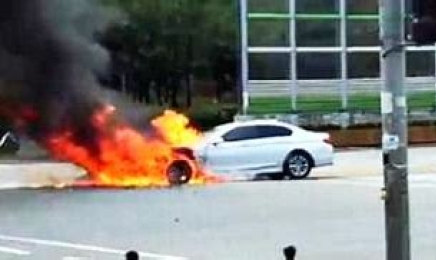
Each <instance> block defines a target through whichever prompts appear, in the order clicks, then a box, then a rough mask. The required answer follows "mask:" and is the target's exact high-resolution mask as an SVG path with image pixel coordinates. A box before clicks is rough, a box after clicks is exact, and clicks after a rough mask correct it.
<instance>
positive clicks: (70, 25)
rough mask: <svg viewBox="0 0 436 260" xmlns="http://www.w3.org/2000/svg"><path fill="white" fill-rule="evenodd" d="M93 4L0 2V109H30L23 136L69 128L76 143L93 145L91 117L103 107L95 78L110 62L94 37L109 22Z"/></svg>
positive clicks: (84, 0) (79, 0) (86, 0)
mask: <svg viewBox="0 0 436 260" xmlns="http://www.w3.org/2000/svg"><path fill="white" fill-rule="evenodd" d="M96 3H97V1H93V0H3V1H1V3H0V108H1V107H2V106H8V105H12V107H15V106H18V107H19V106H26V107H30V108H31V109H32V110H33V111H34V112H35V114H36V115H37V117H36V119H35V118H34V119H33V120H32V121H29V122H27V124H26V125H25V128H24V131H25V132H26V134H28V135H29V136H30V137H32V138H34V139H35V140H37V141H42V140H44V139H45V138H47V137H48V136H49V135H51V134H53V133H56V132H59V131H63V130H65V129H70V130H71V131H72V132H73V135H74V139H75V141H76V142H77V143H78V144H80V145H84V146H88V147H91V146H92V145H93V142H92V141H93V140H94V137H95V136H94V135H95V129H93V127H91V125H90V118H91V116H92V115H93V113H94V112H95V111H96V110H97V109H98V108H100V107H101V106H102V105H103V102H102V101H101V100H100V98H99V93H98V90H99V87H98V85H99V84H98V81H97V75H99V74H103V73H105V70H106V67H107V66H108V62H109V60H108V54H107V53H106V51H105V50H104V49H103V48H102V47H101V46H100V45H98V44H97V42H96V37H95V36H96V33H98V32H101V31H102V30H103V29H104V28H105V26H106V25H107V23H108V22H109V21H111V20H110V19H109V18H110V17H109V16H108V15H107V12H106V10H105V9H103V8H102V7H101V6H98V5H97V4H96ZM0 111H1V110H0ZM17 113H18V110H17ZM7 116H12V117H14V116H18V115H14V114H13V113H12V114H11V113H8V115H7Z"/></svg>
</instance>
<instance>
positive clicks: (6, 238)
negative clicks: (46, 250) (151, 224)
mask: <svg viewBox="0 0 436 260" xmlns="http://www.w3.org/2000/svg"><path fill="white" fill-rule="evenodd" d="M0 240H3V241H9V242H19V243H24V244H34V245H40V246H48V247H57V248H68V249H76V250H81V251H91V252H99V253H106V254H114V255H125V253H126V252H127V251H128V250H121V249H114V248H109V247H101V246H94V245H85V244H79V243H71V242H62V241H55V240H45V239H37V238H28V237H15V236H7V235H0ZM23 252H24V251H23ZM138 254H139V256H141V257H146V258H154V259H165V260H187V259H188V258H186V257H180V256H170V255H162V254H155V253H147V252H141V251H138Z"/></svg>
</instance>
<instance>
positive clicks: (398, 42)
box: [379, 0, 410, 260]
mask: <svg viewBox="0 0 436 260" xmlns="http://www.w3.org/2000/svg"><path fill="white" fill-rule="evenodd" d="M379 3H380V15H381V20H380V29H381V30H380V35H381V40H382V43H383V55H382V62H381V64H382V66H381V69H382V73H381V74H382V77H383V79H384V84H383V87H382V91H381V112H382V121H383V123H382V130H383V131H382V132H383V136H382V145H383V166H384V171H383V173H384V185H385V187H384V190H383V192H384V194H383V198H384V200H385V224H386V245H387V250H386V254H387V260H410V231H409V195H408V194H409V192H408V179H407V178H408V176H407V175H408V166H407V146H408V138H407V136H408V134H407V126H408V121H407V99H406V93H405V87H404V74H405V73H404V71H405V50H404V46H405V44H404V35H405V31H404V22H405V19H404V18H405V3H404V0H379Z"/></svg>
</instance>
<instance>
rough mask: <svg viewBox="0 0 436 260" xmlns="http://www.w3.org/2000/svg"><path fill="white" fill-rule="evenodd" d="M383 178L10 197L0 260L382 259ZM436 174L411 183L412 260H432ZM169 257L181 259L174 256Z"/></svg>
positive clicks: (14, 193)
mask: <svg viewBox="0 0 436 260" xmlns="http://www.w3.org/2000/svg"><path fill="white" fill-rule="evenodd" d="M380 187H381V178H379V177H354V178H347V179H343V178H333V179H322V180H308V181H286V182H250V183H249V182H244V183H231V184H222V185H211V186H207V187H195V188H193V187H184V188H178V189H170V190H167V189H163V190H124V191H108V190H106V191H103V190H59V191H50V190H36V191H35V190H34V191H31V190H9V191H3V192H2V193H1V196H0V212H1V214H0V223H1V225H0V259H41V260H42V259H72V258H71V257H81V258H83V259H110V260H111V259H123V257H122V254H123V252H125V251H126V250H128V249H131V248H134V249H136V250H139V251H141V252H143V256H144V257H143V258H142V259H198V260H209V259H210V260H215V259H217V260H218V259H235V260H236V259H237V260H241V259H247V260H249V259H250V260H256V259H259V260H261V259H262V260H264V259H283V258H282V256H281V249H282V247H284V246H286V245H289V244H295V245H296V246H297V248H298V256H299V258H298V259H308V260H312V259H313V260H315V259H316V260H319V259H355V260H360V259H361V260H367V259H383V257H384V224H383V223H384V219H383V202H382V201H381V200H380V199H379V195H380ZM434 197H436V175H429V174H426V175H413V176H411V212H412V213H411V219H412V237H413V254H414V259H435V257H436V249H435V247H434V243H435V242H436V225H434V218H435V216H436V200H434V199H432V198H434ZM168 256H173V257H180V258H170V257H168Z"/></svg>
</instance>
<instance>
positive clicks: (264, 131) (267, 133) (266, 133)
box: [257, 125, 292, 138]
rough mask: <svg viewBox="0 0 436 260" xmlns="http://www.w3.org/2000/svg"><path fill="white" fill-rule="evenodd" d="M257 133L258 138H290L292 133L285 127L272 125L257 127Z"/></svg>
mask: <svg viewBox="0 0 436 260" xmlns="http://www.w3.org/2000/svg"><path fill="white" fill-rule="evenodd" d="M257 131H258V133H259V137H260V138H268V137H280V136H290V135H291V134H292V131H291V130H290V129H288V128H286V127H282V126H274V125H260V126H257Z"/></svg>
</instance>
